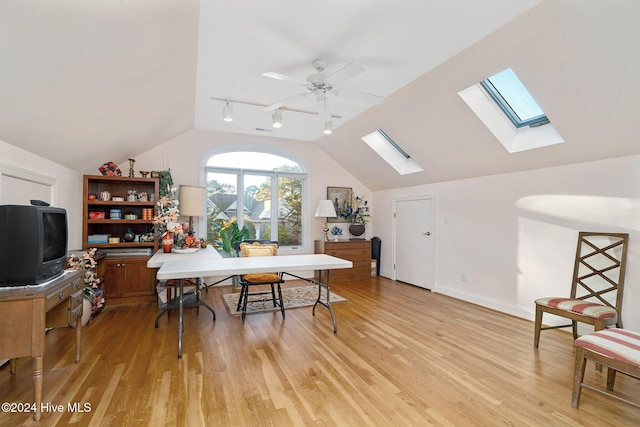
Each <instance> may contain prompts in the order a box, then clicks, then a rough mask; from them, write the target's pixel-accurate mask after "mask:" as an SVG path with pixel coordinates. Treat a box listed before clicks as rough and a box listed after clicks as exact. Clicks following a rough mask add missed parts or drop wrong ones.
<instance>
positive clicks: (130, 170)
mask: <svg viewBox="0 0 640 427" xmlns="http://www.w3.org/2000/svg"><path fill="white" fill-rule="evenodd" d="M135 162H136V159H129V178H133V177H134V176H135V172H134V171H133V164H134V163H135Z"/></svg>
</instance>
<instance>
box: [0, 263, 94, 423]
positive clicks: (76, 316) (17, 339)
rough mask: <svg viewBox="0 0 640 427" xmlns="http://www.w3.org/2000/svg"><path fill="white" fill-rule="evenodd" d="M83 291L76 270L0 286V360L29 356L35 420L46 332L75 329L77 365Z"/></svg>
mask: <svg viewBox="0 0 640 427" xmlns="http://www.w3.org/2000/svg"><path fill="white" fill-rule="evenodd" d="M83 290H84V284H83V280H82V272H81V271H80V270H75V271H71V270H68V271H66V272H65V273H64V274H63V275H62V276H61V277H58V278H56V279H53V280H51V281H49V282H45V283H42V284H40V285H35V286H16V287H12V286H10V287H0V329H1V330H2V334H0V358H10V359H14V358H18V357H27V356H30V357H33V390H34V393H33V394H34V396H33V400H32V401H31V402H34V407H35V411H34V413H33V419H34V420H35V421H37V420H39V419H40V415H41V413H40V409H41V401H42V382H43V378H42V376H43V373H44V372H45V370H44V360H43V359H44V351H45V348H46V345H45V333H46V329H47V328H58V327H65V326H73V327H75V329H76V333H75V347H76V351H75V362H76V363H78V362H80V339H81V332H82V299H83ZM56 336H57V337H60V335H54V337H56ZM60 345H63V344H60ZM65 354H66V353H65ZM11 363H12V366H11V371H10V372H11V374H15V364H14V362H11Z"/></svg>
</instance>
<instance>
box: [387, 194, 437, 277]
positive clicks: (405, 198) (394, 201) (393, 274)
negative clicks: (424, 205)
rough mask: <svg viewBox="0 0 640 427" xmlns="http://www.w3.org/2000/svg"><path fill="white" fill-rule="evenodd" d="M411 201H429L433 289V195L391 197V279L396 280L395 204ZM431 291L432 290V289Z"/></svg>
mask: <svg viewBox="0 0 640 427" xmlns="http://www.w3.org/2000/svg"><path fill="white" fill-rule="evenodd" d="M413 200H431V212H430V216H431V221H432V228H433V230H431V236H432V239H431V240H430V244H431V253H432V259H431V262H432V265H433V268H432V271H431V275H432V276H431V282H432V283H433V287H435V274H436V268H435V266H436V253H435V238H436V232H435V227H436V221H435V216H434V215H435V210H436V196H435V194H431V193H426V194H415V195H411V196H399V197H393V198H392V199H391V215H392V219H393V224H392V227H391V243H392V256H391V258H392V260H391V261H392V262H393V268H392V272H391V279H393V280H396V256H397V241H398V236H397V232H396V209H397V204H398V202H406V201H413ZM432 290H433V289H432Z"/></svg>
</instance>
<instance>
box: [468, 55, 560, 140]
mask: <svg viewBox="0 0 640 427" xmlns="http://www.w3.org/2000/svg"><path fill="white" fill-rule="evenodd" d="M480 84H481V85H482V87H483V88H484V89H485V90H486V91H487V93H489V95H491V97H492V98H493V100H494V101H495V102H496V103H497V104H498V106H500V108H501V109H502V111H504V113H505V114H506V115H507V117H509V119H510V120H511V122H512V123H513V124H514V125H515V126H516V127H518V128H520V127H524V126H531V127H534V126H542V125H545V124H547V123H549V119H548V118H547V116H546V115H545V113H544V111H542V109H541V108H540V106H539V105H538V104H537V103H536V101H535V100H534V99H533V97H532V96H531V94H530V93H529V91H528V90H527V88H526V87H525V86H524V85H523V84H522V82H521V81H520V79H518V77H517V76H516V74H515V73H514V72H513V70H512V69H511V68H507V69H506V70H504V71H502V72H500V73H498V74H495V75H493V76H491V77H489V78H488V79H486V80H483V81H482V82H480Z"/></svg>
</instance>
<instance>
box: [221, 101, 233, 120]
mask: <svg viewBox="0 0 640 427" xmlns="http://www.w3.org/2000/svg"><path fill="white" fill-rule="evenodd" d="M222 120H224V121H225V122H232V121H233V107H232V106H231V104H229V101H227V103H226V104H225V105H224V108H223V109H222Z"/></svg>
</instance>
